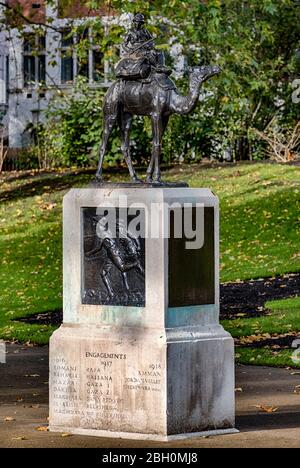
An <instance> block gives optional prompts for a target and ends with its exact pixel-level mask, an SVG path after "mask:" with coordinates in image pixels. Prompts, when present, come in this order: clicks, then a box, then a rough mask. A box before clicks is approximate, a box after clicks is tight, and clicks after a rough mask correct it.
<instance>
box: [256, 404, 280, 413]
mask: <svg viewBox="0 0 300 468" xmlns="http://www.w3.org/2000/svg"><path fill="white" fill-rule="evenodd" d="M254 408H258V409H260V410H261V411H263V412H264V413H276V411H277V410H278V409H279V408H275V407H274V406H264V405H254Z"/></svg>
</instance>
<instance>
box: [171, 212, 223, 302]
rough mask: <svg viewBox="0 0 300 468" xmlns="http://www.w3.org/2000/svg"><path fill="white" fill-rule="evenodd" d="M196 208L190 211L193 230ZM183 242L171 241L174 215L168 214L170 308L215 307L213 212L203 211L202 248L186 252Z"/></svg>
mask: <svg viewBox="0 0 300 468" xmlns="http://www.w3.org/2000/svg"><path fill="white" fill-rule="evenodd" d="M178 209H180V208H178ZM195 217H196V207H195V208H193V214H192V218H193V225H194V226H195ZM187 241H188V239H186V237H185V236H183V237H182V238H181V239H175V238H174V213H173V212H172V211H171V213H170V240H169V307H184V306H194V305H204V304H214V303H215V240H214V208H213V207H208V208H205V209H204V245H203V247H202V248H200V249H197V250H188V249H186V242H187Z"/></svg>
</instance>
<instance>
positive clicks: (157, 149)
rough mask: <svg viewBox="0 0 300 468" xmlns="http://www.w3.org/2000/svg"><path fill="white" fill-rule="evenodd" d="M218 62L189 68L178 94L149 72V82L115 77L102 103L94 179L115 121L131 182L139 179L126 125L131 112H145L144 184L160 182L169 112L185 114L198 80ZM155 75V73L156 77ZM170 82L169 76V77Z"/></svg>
mask: <svg viewBox="0 0 300 468" xmlns="http://www.w3.org/2000/svg"><path fill="white" fill-rule="evenodd" d="M220 71H221V70H220V68H219V67H218V66H201V67H194V68H191V69H190V74H189V83H190V85H189V93H188V95H187V96H182V95H180V94H179V92H178V91H177V89H176V87H175V86H172V87H169V88H165V87H162V86H160V85H159V84H158V83H157V82H156V81H155V75H156V73H155V72H154V73H152V75H151V77H152V80H151V81H149V82H143V81H132V80H118V81H115V82H114V83H113V84H112V85H111V87H110V88H109V89H108V91H107V93H106V95H105V97H104V104H103V121H104V128H103V138H102V144H101V147H100V158H99V165H98V170H97V173H96V179H97V180H98V181H101V180H102V166H103V160H104V156H105V153H106V149H107V145H108V141H109V137H110V134H111V132H112V130H113V128H114V126H115V124H116V123H117V122H118V124H119V127H120V130H121V138H122V146H121V149H122V153H123V155H124V158H125V161H126V163H127V166H128V169H129V173H130V176H131V178H132V180H133V181H134V182H141V180H140V179H139V178H138V177H137V175H136V172H135V170H134V167H133V164H132V160H131V156H130V129H131V124H132V119H133V116H134V115H143V116H149V117H150V118H151V122H152V139H153V140H152V156H151V160H150V164H149V167H148V170H147V179H146V182H147V183H148V184H151V183H158V184H159V183H161V174H160V154H161V144H162V138H163V134H164V131H165V129H166V126H167V123H168V121H169V117H170V115H171V114H183V115H184V114H189V113H190V112H192V111H193V110H194V109H195V107H196V105H197V103H198V100H199V95H200V89H201V85H202V83H204V82H205V81H207V80H208V79H209V78H211V77H213V76H214V75H217V74H218V73H220ZM158 79H159V77H158ZM170 83H172V82H171V80H170Z"/></svg>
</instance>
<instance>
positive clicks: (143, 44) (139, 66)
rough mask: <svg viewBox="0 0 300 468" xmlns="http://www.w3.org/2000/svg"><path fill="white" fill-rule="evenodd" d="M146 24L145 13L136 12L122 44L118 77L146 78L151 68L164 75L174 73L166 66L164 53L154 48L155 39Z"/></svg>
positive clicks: (116, 70) (117, 71) (117, 68)
mask: <svg viewBox="0 0 300 468" xmlns="http://www.w3.org/2000/svg"><path fill="white" fill-rule="evenodd" d="M144 25H145V17H144V15H142V14H141V13H138V14H136V15H135V17H134V18H133V27H132V29H131V30H130V31H129V32H128V33H127V35H126V36H125V39H124V42H123V44H122V59H121V60H120V62H119V63H118V64H117V66H116V69H115V73H116V77H117V78H123V79H131V80H137V79H138V80H139V79H145V78H147V77H148V76H149V74H150V72H151V70H154V71H155V72H156V73H160V74H164V75H170V74H171V73H172V70H170V69H169V68H167V67H166V66H165V57H164V54H163V53H161V52H159V51H157V50H156V49H155V48H154V39H153V37H152V36H151V34H150V32H149V31H148V30H147V29H146V28H145V27H144Z"/></svg>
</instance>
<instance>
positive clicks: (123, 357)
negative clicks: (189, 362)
mask: <svg viewBox="0 0 300 468" xmlns="http://www.w3.org/2000/svg"><path fill="white" fill-rule="evenodd" d="M130 361H131V360H130V359H129V358H128V356H127V354H125V353H114V352H99V351H85V352H84V354H83V356H82V363H84V365H82V363H81V366H80V369H79V367H77V366H70V365H68V363H67V360H66V359H65V358H63V357H61V358H56V359H55V360H54V364H53V370H52V382H51V385H52V392H53V410H54V412H55V413H58V414H61V415H66V416H67V415H69V416H79V418H80V426H81V427H86V428H101V427H103V428H105V427H108V425H109V423H110V421H113V420H115V421H119V422H120V423H121V422H126V421H127V420H130V417H131V414H132V408H133V406H132V405H134V403H133V402H134V401H135V400H136V397H135V394H136V393H138V394H139V395H140V396H141V395H142V394H143V393H144V394H145V395H146V394H148V395H149V394H150V393H157V392H161V391H162V365H161V363H157V362H155V363H151V362H150V363H147V364H145V366H143V367H142V368H140V369H139V368H135V367H134V366H132V365H131V362H130Z"/></svg>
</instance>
